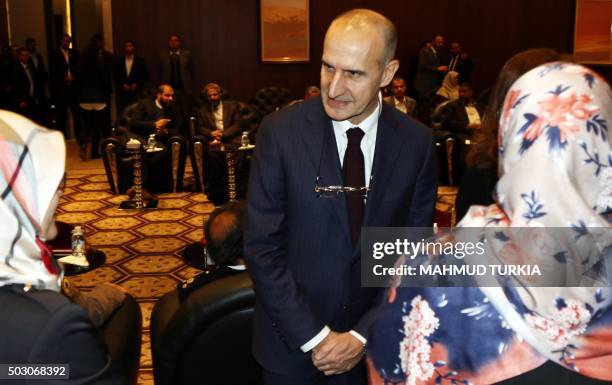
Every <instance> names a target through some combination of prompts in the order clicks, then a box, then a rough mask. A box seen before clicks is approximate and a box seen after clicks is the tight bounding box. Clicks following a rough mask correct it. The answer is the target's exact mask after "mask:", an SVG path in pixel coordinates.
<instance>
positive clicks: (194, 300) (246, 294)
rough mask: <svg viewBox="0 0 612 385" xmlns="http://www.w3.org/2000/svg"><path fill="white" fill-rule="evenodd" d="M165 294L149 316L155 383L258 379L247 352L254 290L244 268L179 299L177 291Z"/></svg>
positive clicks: (177, 384) (175, 384) (178, 384)
mask: <svg viewBox="0 0 612 385" xmlns="http://www.w3.org/2000/svg"><path fill="white" fill-rule="evenodd" d="M168 295H171V296H173V297H172V298H162V300H165V302H166V303H164V304H163V305H162V306H159V305H156V309H155V310H154V314H153V316H152V325H151V329H152V341H151V344H152V350H153V362H154V370H155V384H156V385H170V384H172V385H182V384H185V385H186V384H190V385H192V384H199V383H205V384H207V385H215V384H217V385H227V384H245V385H249V384H258V383H260V380H259V377H260V375H259V369H258V366H257V364H256V363H255V361H254V359H253V357H252V355H251V333H252V320H253V312H254V304H255V293H254V292H253V286H252V282H251V279H250V277H249V275H248V273H242V274H237V275H233V276H230V277H226V278H221V279H218V280H215V281H213V282H211V283H208V284H206V285H204V286H203V287H200V288H199V289H196V290H195V291H193V292H192V293H191V294H190V295H189V297H187V299H186V300H185V301H184V302H183V303H180V304H179V303H178V299H177V298H176V292H172V293H169V294H167V295H166V296H168ZM173 311H174V313H173V314H172V315H169V314H168V313H169V312H170V313H171V312H173ZM155 313H165V314H155ZM165 316H169V319H167V320H166V321H165V322H164V321H163V320H162V321H159V319H163V318H164V317H165ZM154 320H155V322H154ZM160 322H161V323H165V325H159V323H160ZM155 323H157V324H155ZM160 326H161V327H160ZM158 329H159V330H158ZM154 335H156V336H155V337H154Z"/></svg>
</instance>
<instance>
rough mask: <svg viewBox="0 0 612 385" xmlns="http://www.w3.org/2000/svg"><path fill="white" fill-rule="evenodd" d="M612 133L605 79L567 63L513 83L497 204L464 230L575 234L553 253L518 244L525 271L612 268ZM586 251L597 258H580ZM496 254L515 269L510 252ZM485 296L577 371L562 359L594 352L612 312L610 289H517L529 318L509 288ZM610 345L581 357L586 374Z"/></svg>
mask: <svg viewBox="0 0 612 385" xmlns="http://www.w3.org/2000/svg"><path fill="white" fill-rule="evenodd" d="M611 127H612V92H611V90H610V87H609V85H608V84H607V83H606V81H605V80H604V79H603V78H601V77H600V76H599V75H597V74H595V73H594V72H592V71H591V70H589V69H587V68H585V67H583V66H580V65H576V64H569V63H559V62H556V63H549V64H545V65H542V66H540V67H537V68H535V69H533V70H531V71H529V72H527V73H526V74H525V75H523V76H522V77H521V78H519V79H518V80H517V81H516V82H515V83H514V84H513V85H512V87H511V89H510V90H509V92H508V94H507V95H506V99H505V103H504V108H503V111H502V114H501V119H500V130H499V144H500V147H499V167H500V171H499V172H500V180H499V182H498V183H497V186H496V194H497V203H496V204H494V205H491V206H489V207H482V206H473V207H471V208H470V210H469V212H468V214H467V215H466V216H465V217H464V219H463V220H462V221H461V222H460V224H459V226H460V227H497V228H499V227H513V228H515V227H517V228H526V227H542V228H554V227H564V228H568V229H570V230H569V231H575V232H576V233H575V234H574V235H576V236H575V237H574V236H572V237H565V238H563V239H561V240H559V239H556V240H555V242H553V243H552V244H548V245H546V246H552V247H554V248H555V249H554V250H553V249H548V250H547V251H549V252H548V253H547V252H544V250H543V249H542V246H543V244H544V243H545V242H544V243H539V242H540V241H541V240H534V239H518V242H517V239H516V238H515V242H514V245H513V246H514V255H520V257H521V258H522V259H524V260H525V261H526V262H527V263H529V262H530V261H531V262H534V261H533V258H540V260H538V261H535V262H538V263H544V264H549V265H554V264H557V265H562V266H566V268H567V274H568V276H569V275H571V274H575V276H584V274H585V273H586V272H588V270H589V268H593V267H594V266H597V263H600V264H601V263H603V266H604V267H606V263H608V264H609V263H610V261H609V260H608V261H606V258H605V257H604V258H602V256H605V253H606V252H605V250H610V249H609V248H610V247H612V226H611V224H610V222H609V220H610V214H611V213H612V139H611V137H610V133H609V130H610V128H611ZM508 230H509V232H512V231H511V229H508ZM519 231H521V230H520V229H517V232H519ZM553 232H554V231H553ZM580 234H583V235H585V234H588V235H589V236H590V238H588V237H581V236H579V235H580ZM519 238H520V236H519ZM586 239H588V244H585V240H586ZM522 241H524V242H522ZM491 243H493V242H491ZM584 250H591V251H593V252H594V253H591V254H589V257H590V256H596V257H598V258H599V260H592V259H591V258H589V259H587V260H579V259H578V257H579V256H581V255H582V254H581V253H582V252H584ZM494 252H495V253H496V255H497V257H498V260H499V261H501V262H503V263H508V261H507V260H506V258H507V255H504V253H503V250H494ZM608 259H609V258H608ZM607 268H608V269H609V266H607ZM608 279H610V277H608ZM481 290H482V291H483V292H484V293H485V294H486V295H487V297H488V298H489V299H490V300H491V303H493V304H494V305H495V307H496V309H497V310H498V311H499V312H500V314H502V315H503V316H504V318H505V320H506V322H507V323H508V324H509V325H510V326H511V327H512V328H513V329H514V330H515V331H516V332H517V333H518V334H520V335H521V336H522V337H523V338H524V339H525V340H526V341H527V342H528V343H529V344H530V345H531V346H532V347H534V348H535V349H537V350H538V351H539V352H540V353H541V354H543V355H544V356H546V357H548V358H549V359H551V360H556V361H557V362H559V363H561V364H564V365H568V366H570V367H572V366H571V365H569V364H568V363H567V361H566V360H565V359H566V356H565V355H560V354H559V351H561V350H563V349H581V348H582V347H584V346H588V344H589V342H588V341H589V339H588V338H587V334H588V333H589V331H588V330H587V325H590V323H591V317H592V316H593V315H594V314H597V313H598V312H600V313H601V312H604V311H606V309H609V307H610V306H612V302H611V299H610V297H611V295H612V290H611V289H610V287H601V288H599V289H597V288H593V287H531V288H523V289H518V290H517V292H518V295H519V296H520V298H521V301H522V302H523V304H524V306H525V308H526V309H527V310H528V312H527V313H525V312H519V311H518V310H517V308H516V307H515V306H513V305H512V304H511V301H510V300H509V298H507V297H506V295H507V293H505V292H504V291H503V290H502V289H501V288H486V287H484V288H481ZM570 321H571V322H570ZM585 331H586V333H587V334H584V335H583V333H585ZM590 343H592V342H590ZM595 343H597V340H595ZM602 343H603V341H602V340H600V341H599V344H600V348H601V351H600V352H599V353H598V355H595V356H590V355H589V353H583V352H581V351H579V352H578V354H576V356H577V357H580V359H579V360H576V361H575V363H576V365H578V367H579V368H580V369H581V370H583V372H584V373H586V374H588V371H589V370H591V369H588V367H589V364H586V367H587V368H582V367H581V365H582V364H581V361H580V360H582V362H588V360H589V359H592V358H599V359H603V357H609V355H610V354H612V352H611V351H610V350H609V349H610V348H611V346H608V345H609V344H608V345H606V346H605V347H604V346H603V345H601V344H602ZM560 349H561V350H560ZM563 351H565V350H563ZM591 354H592V353H591ZM572 365H573V364H572ZM592 366H593V368H596V367H597V365H592Z"/></svg>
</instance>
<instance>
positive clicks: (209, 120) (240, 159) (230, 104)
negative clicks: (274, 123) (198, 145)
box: [197, 83, 247, 205]
mask: <svg viewBox="0 0 612 385" xmlns="http://www.w3.org/2000/svg"><path fill="white" fill-rule="evenodd" d="M202 93H203V94H204V95H206V99H207V101H208V103H206V104H204V105H203V106H202V107H200V108H199V109H198V120H199V124H198V132H197V133H198V134H199V135H201V136H203V137H205V138H206V139H207V140H208V141H209V142H210V145H211V146H213V147H214V146H215V145H217V146H218V145H220V144H221V143H224V144H227V143H230V144H234V145H240V139H241V133H242V129H243V121H242V117H241V115H240V106H239V104H238V103H237V102H234V101H231V100H221V98H222V90H221V86H219V85H218V84H216V83H209V84H207V85H205V86H204V89H203V90H202ZM235 161H236V163H237V164H236V170H237V173H238V179H239V191H243V190H246V188H244V187H246V179H247V168H246V167H247V163H246V160H245V154H237V155H236V159H235ZM205 162H206V165H205V167H204V169H205V176H206V181H205V184H206V194H207V195H208V199H210V200H211V201H212V202H213V203H214V204H215V205H220V204H222V203H224V202H226V201H227V200H228V199H229V196H228V191H227V169H226V160H225V154H224V153H222V152H211V151H209V152H208V154H207V156H206V159H205ZM241 187H242V188H241Z"/></svg>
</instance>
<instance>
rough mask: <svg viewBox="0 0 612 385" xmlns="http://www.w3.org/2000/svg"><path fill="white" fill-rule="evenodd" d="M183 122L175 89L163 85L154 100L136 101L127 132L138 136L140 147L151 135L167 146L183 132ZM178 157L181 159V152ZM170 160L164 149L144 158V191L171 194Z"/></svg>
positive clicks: (158, 89)
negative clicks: (175, 136)
mask: <svg viewBox="0 0 612 385" xmlns="http://www.w3.org/2000/svg"><path fill="white" fill-rule="evenodd" d="M183 122H184V119H183V116H182V114H181V113H180V112H179V111H178V109H177V108H176V107H175V104H174V89H173V88H172V87H171V86H170V85H168V84H162V85H160V86H159V87H158V88H157V94H156V96H155V99H154V100H150V99H143V100H140V101H139V102H138V105H137V106H136V108H135V110H134V114H133V115H132V118H131V119H130V131H131V132H132V133H134V134H137V135H140V137H141V139H140V140H141V143H143V144H146V142H147V139H148V138H149V136H150V135H151V134H155V140H156V142H160V143H162V144H164V145H166V144H167V143H168V139H169V138H170V137H171V136H173V135H178V134H179V133H180V132H181V131H182V129H183ZM181 154H183V156H184V151H181ZM170 161H171V160H170V157H169V152H168V151H167V149H166V151H160V152H158V153H153V154H147V156H145V175H144V179H145V180H144V185H145V186H146V187H147V188H149V189H151V190H152V191H154V192H163V191H172V177H171V174H170ZM150 170H155V172H151V171H150Z"/></svg>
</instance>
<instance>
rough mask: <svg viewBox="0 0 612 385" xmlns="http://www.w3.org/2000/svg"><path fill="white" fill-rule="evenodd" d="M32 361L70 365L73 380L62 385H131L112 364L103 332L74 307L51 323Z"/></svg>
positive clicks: (61, 310) (62, 310) (63, 310)
mask: <svg viewBox="0 0 612 385" xmlns="http://www.w3.org/2000/svg"><path fill="white" fill-rule="evenodd" d="M30 357H31V359H30V362H32V363H35V362H37V363H49V364H60V363H61V364H68V365H70V372H69V375H70V380H63V381H64V382H61V383H62V384H64V383H66V384H74V385H77V384H83V385H85V384H88V385H102V384H108V385H111V384H112V385H115V384H117V385H124V384H126V385H127V384H128V381H127V380H126V379H125V378H123V374H122V373H121V372H120V371H119V369H118V367H117V366H116V365H115V364H113V363H112V362H111V357H110V354H109V352H108V350H107V348H106V345H105V344H104V341H103V339H102V336H101V335H100V333H99V331H98V330H97V329H96V328H95V327H94V325H93V324H92V323H91V321H90V320H89V318H87V314H86V313H85V311H84V310H83V309H82V308H81V307H80V306H78V305H75V304H72V303H67V304H66V305H64V306H62V307H61V308H59V309H58V310H57V311H56V312H55V313H54V314H53V316H52V317H51V318H50V319H49V320H48V322H47V323H46V324H45V327H44V328H43V330H41V331H40V335H39V337H38V339H37V343H36V346H35V348H34V349H32V351H31V352H30ZM51 383H54V382H51Z"/></svg>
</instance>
